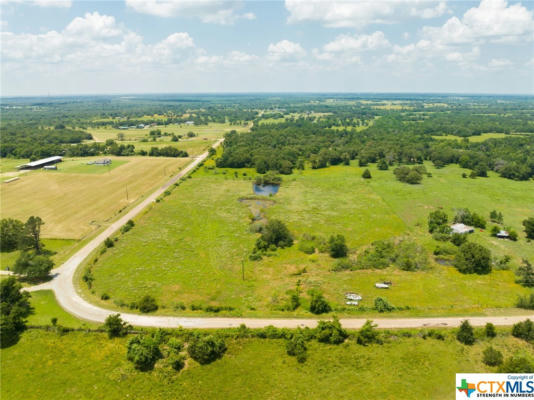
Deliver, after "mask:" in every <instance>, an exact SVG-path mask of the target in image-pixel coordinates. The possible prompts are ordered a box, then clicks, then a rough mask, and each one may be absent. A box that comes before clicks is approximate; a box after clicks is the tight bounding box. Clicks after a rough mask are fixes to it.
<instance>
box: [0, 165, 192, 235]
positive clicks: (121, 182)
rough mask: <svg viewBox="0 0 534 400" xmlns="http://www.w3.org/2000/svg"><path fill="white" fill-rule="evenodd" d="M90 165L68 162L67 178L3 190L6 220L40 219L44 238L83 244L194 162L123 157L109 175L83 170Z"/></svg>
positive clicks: (41, 178) (44, 175)
mask: <svg viewBox="0 0 534 400" xmlns="http://www.w3.org/2000/svg"><path fill="white" fill-rule="evenodd" d="M113 160H114V162H116V161H117V160H116V158H113ZM86 161H87V159H85V158H84V159H81V160H79V161H74V160H72V161H68V162H66V163H65V164H66V168H67V171H64V172H69V171H68V170H69V169H71V171H70V173H59V172H56V171H32V172H29V173H27V174H25V175H24V176H22V177H21V179H20V180H18V181H16V182H12V183H10V184H6V185H5V186H3V187H2V210H1V216H2V218H6V217H10V218H18V219H21V220H26V219H27V218H28V217H29V216H31V215H38V216H40V217H41V218H42V219H43V221H45V225H44V226H43V228H42V233H43V237H47V238H69V239H80V238H82V237H84V236H86V235H87V234H89V233H90V232H92V231H93V230H95V229H97V228H98V227H99V226H102V225H104V224H106V223H108V222H109V221H110V220H111V219H112V218H113V217H114V216H116V215H117V213H118V212H120V211H121V210H122V209H124V208H125V207H127V206H129V205H130V204H132V203H134V202H136V201H137V200H138V199H139V198H140V197H141V196H143V195H146V194H147V193H148V192H150V191H151V190H153V189H155V188H156V187H157V186H159V185H160V184H162V183H163V182H165V181H166V180H167V179H168V178H169V177H170V176H172V175H173V174H175V173H176V172H178V170H179V169H181V168H182V167H183V166H184V165H185V164H186V163H187V162H189V159H180V158H159V157H158V158H148V157H121V158H120V160H118V162H116V163H117V164H119V165H117V166H116V167H113V168H110V170H109V171H108V169H107V167H100V166H89V165H83V164H84V163H85V162H86ZM78 162H79V164H78ZM120 164H122V165H120ZM60 168H61V167H60ZM81 170H83V171H84V173H80V171H81ZM60 171H61V169H60ZM85 172H87V173H85ZM90 172H92V173H90ZM95 172H101V173H95Z"/></svg>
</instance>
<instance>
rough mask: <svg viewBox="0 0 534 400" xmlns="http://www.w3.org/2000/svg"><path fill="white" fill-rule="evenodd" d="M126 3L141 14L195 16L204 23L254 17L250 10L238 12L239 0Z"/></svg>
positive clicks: (227, 22) (131, 0)
mask: <svg viewBox="0 0 534 400" xmlns="http://www.w3.org/2000/svg"><path fill="white" fill-rule="evenodd" d="M126 5H127V6H129V7H131V8H133V9H134V10H135V11H137V12H139V13H142V14H149V15H155V16H157V17H177V16H181V17H196V18H200V20H201V21H202V22H205V23H213V24H221V25H232V24H234V23H235V22H236V21H237V20H238V19H246V20H252V19H255V18H256V16H255V15H254V14H253V13H251V12H247V13H243V14H240V13H239V12H238V11H239V10H240V9H241V8H242V6H243V2H242V1H239V0H232V1H226V0H126Z"/></svg>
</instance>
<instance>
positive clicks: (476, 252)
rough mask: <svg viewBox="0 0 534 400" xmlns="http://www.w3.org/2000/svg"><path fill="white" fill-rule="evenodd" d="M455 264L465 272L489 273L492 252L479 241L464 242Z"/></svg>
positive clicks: (459, 269)
mask: <svg viewBox="0 0 534 400" xmlns="http://www.w3.org/2000/svg"><path fill="white" fill-rule="evenodd" d="M454 266H455V267H456V269H458V271H460V272H461V273H463V274H472V273H476V274H489V273H490V272H491V252H490V251H489V250H488V249H486V248H485V247H484V246H481V245H479V244H477V243H470V242H467V243H464V244H462V245H461V246H460V248H459V251H458V254H457V255H456V258H455V260H454Z"/></svg>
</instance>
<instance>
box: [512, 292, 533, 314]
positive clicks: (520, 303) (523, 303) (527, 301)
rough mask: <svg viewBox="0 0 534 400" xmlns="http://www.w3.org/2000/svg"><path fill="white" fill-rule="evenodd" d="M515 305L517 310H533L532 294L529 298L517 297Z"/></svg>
mask: <svg viewBox="0 0 534 400" xmlns="http://www.w3.org/2000/svg"><path fill="white" fill-rule="evenodd" d="M515 305H516V307H517V308H524V309H525V310H534V293H532V294H530V295H529V296H519V297H518V298H517V302H516V304H515Z"/></svg>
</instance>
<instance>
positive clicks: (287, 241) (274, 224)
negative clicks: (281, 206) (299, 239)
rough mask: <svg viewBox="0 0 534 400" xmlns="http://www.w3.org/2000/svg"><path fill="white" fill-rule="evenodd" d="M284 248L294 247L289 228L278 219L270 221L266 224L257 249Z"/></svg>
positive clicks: (257, 243)
mask: <svg viewBox="0 0 534 400" xmlns="http://www.w3.org/2000/svg"><path fill="white" fill-rule="evenodd" d="M271 245H274V246H276V247H280V248H284V247H290V246H292V245H293V237H292V236H291V233H290V232H289V229H287V226H286V225H285V224H284V223H283V222H282V221H279V220H277V219H273V220H270V221H269V222H267V224H265V227H264V228H263V231H262V234H261V237H260V238H259V239H258V240H257V241H256V248H257V249H259V250H267V249H268V248H269V246H271Z"/></svg>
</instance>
